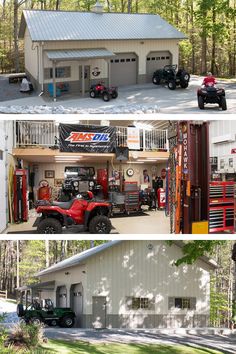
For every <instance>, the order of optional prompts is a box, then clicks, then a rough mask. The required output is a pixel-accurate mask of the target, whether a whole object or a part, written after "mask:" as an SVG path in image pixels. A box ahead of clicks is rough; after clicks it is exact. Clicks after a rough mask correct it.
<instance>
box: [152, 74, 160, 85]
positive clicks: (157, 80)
mask: <svg viewBox="0 0 236 354" xmlns="http://www.w3.org/2000/svg"><path fill="white" fill-rule="evenodd" d="M152 83H153V84H154V85H160V83H161V79H160V77H159V76H153V78H152Z"/></svg>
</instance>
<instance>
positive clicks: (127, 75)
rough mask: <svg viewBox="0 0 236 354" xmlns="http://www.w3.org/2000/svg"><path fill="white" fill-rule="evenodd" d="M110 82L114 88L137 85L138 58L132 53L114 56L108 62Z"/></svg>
mask: <svg viewBox="0 0 236 354" xmlns="http://www.w3.org/2000/svg"><path fill="white" fill-rule="evenodd" d="M110 65H111V70H110V80H111V84H112V85H115V86H125V85H135V84H136V83H137V73H138V58H137V56H136V55H135V54H133V53H123V54H116V57H115V58H114V59H112V60H111V61H110Z"/></svg>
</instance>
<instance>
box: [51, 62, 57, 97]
mask: <svg viewBox="0 0 236 354" xmlns="http://www.w3.org/2000/svg"><path fill="white" fill-rule="evenodd" d="M52 81H53V101H54V102H56V101H57V88H56V62H55V60H53V62H52Z"/></svg>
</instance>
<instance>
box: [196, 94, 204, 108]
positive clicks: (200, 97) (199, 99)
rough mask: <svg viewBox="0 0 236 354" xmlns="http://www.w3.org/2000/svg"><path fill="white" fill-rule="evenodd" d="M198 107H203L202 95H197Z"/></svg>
mask: <svg viewBox="0 0 236 354" xmlns="http://www.w3.org/2000/svg"><path fill="white" fill-rule="evenodd" d="M197 100H198V107H199V108H200V109H204V99H203V98H202V96H198V99H197Z"/></svg>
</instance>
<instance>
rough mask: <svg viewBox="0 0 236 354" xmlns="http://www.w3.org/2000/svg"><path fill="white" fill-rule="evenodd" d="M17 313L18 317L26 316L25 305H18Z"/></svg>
mask: <svg viewBox="0 0 236 354" xmlns="http://www.w3.org/2000/svg"><path fill="white" fill-rule="evenodd" d="M16 313H17V316H18V317H22V316H24V314H25V311H24V305H23V304H18V305H17V307H16Z"/></svg>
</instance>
